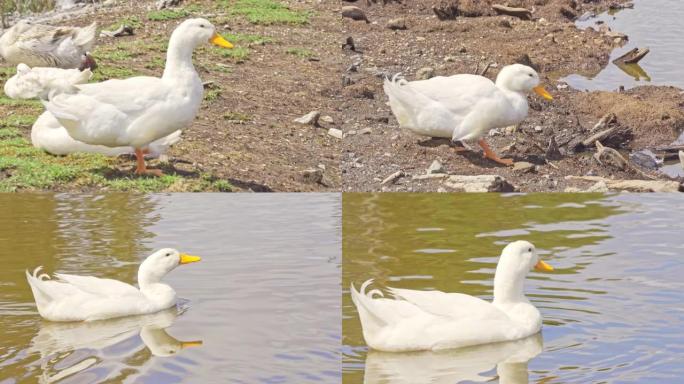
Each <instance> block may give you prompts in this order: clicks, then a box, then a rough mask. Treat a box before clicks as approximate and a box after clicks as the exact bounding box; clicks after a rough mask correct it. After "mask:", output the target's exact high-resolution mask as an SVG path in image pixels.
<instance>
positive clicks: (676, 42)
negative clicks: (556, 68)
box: [563, 0, 684, 91]
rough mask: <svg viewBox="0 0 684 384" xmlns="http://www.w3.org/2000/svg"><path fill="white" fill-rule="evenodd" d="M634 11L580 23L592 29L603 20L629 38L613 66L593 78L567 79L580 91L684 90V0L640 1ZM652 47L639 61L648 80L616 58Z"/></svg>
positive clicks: (581, 25) (612, 55) (573, 77)
mask: <svg viewBox="0 0 684 384" xmlns="http://www.w3.org/2000/svg"><path fill="white" fill-rule="evenodd" d="M634 4H635V6H634V9H624V10H620V11H619V12H616V13H608V12H606V13H603V14H601V15H599V16H598V17H596V18H591V19H589V20H586V21H581V22H578V23H577V26H578V27H579V28H581V29H584V28H587V27H589V26H591V27H593V28H594V29H598V25H596V24H595V23H596V21H603V22H605V23H606V24H607V25H608V26H610V28H611V29H612V30H613V31H616V32H621V33H624V34H626V35H627V36H629V41H628V42H627V44H625V45H624V46H623V47H620V48H617V49H615V50H613V52H612V53H611V55H610V60H611V63H609V64H608V66H607V67H606V68H605V69H603V70H602V71H601V72H600V73H599V74H598V75H596V76H595V77H593V78H591V79H590V78H587V77H584V76H582V75H578V74H576V75H571V76H568V77H566V78H564V79H563V80H564V81H566V82H567V83H568V84H569V85H570V86H572V87H573V88H576V89H582V90H584V89H588V90H611V91H612V90H615V89H617V88H619V87H620V86H621V85H624V86H625V88H633V87H635V86H637V85H649V84H652V85H673V86H676V87H679V88H684V77H683V76H682V75H681V73H682V62H683V61H684V45H682V36H681V31H682V29H681V20H682V19H684V7H682V6H681V0H636V1H634ZM636 47H639V48H650V49H651V52H650V53H649V54H648V55H647V56H646V57H644V59H643V60H641V61H640V62H639V65H640V66H641V67H642V69H643V70H644V72H645V73H646V74H647V75H648V78H645V77H643V75H642V76H639V77H640V79H638V80H637V79H636V78H635V77H632V76H630V75H628V74H627V73H625V72H623V71H622V70H621V69H620V68H618V67H617V66H616V65H615V64H613V63H612V61H613V59H615V58H618V57H620V56H622V55H623V54H625V53H626V52H627V51H629V50H631V49H633V48H636Z"/></svg>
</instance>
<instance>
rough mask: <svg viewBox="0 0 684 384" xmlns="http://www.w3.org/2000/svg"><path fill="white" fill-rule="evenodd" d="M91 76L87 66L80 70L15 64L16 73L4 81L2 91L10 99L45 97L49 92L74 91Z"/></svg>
mask: <svg viewBox="0 0 684 384" xmlns="http://www.w3.org/2000/svg"><path fill="white" fill-rule="evenodd" d="M92 76H93V72H92V71H91V70H90V69H89V68H86V69H84V70H82V71H81V70H78V69H62V68H52V67H33V68H31V67H29V66H28V65H26V64H24V63H21V64H19V65H17V73H16V74H15V75H14V76H12V77H10V78H9V79H7V81H6V82H5V86H4V91H5V95H7V97H9V98H12V99H36V98H38V99H47V98H48V95H49V93H50V92H57V93H65V92H66V93H73V92H76V91H77V89H76V87H75V85H77V84H85V83H87V82H88V80H90V78H91V77H92Z"/></svg>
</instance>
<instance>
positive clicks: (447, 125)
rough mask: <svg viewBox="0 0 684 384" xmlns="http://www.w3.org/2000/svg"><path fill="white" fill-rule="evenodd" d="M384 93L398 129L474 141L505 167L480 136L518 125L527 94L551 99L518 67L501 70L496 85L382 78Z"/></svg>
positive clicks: (481, 80) (531, 73) (482, 80)
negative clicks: (531, 93) (383, 79)
mask: <svg viewBox="0 0 684 384" xmlns="http://www.w3.org/2000/svg"><path fill="white" fill-rule="evenodd" d="M384 89H385V93H386V94H387V96H388V97H389V105H390V108H391V109H392V113H394V116H395V117H396V118H397V120H398V121H399V125H400V126H401V127H402V128H406V129H409V130H411V131H413V132H414V133H416V134H418V135H423V136H431V137H444V138H449V139H451V140H452V141H466V140H478V144H479V145H480V146H481V147H482V149H483V150H484V156H485V157H486V158H489V159H492V160H494V161H496V162H497V163H500V164H504V165H511V164H512V163H513V161H512V160H511V159H501V158H499V157H498V156H497V155H496V154H495V153H494V152H493V151H492V150H491V149H490V148H489V146H488V145H487V143H486V142H485V140H484V139H483V138H482V136H483V135H485V134H486V133H487V132H489V130H491V129H493V128H501V127H507V126H510V125H514V124H518V123H520V122H521V121H522V120H523V119H524V118H525V117H526V116H527V110H528V105H527V93H529V92H530V91H534V92H536V93H537V94H539V95H540V96H542V97H544V98H545V99H548V100H551V99H553V97H551V95H550V94H549V93H548V92H547V91H546V90H544V88H543V87H541V86H540V85H539V75H538V74H537V72H536V71H535V70H534V69H532V68H530V67H527V66H525V65H522V64H513V65H508V66H505V67H503V68H502V69H501V72H499V75H498V76H497V77H496V83H493V82H492V81H491V80H489V79H487V78H486V77H483V76H477V75H469V74H460V75H454V76H449V77H443V76H438V77H433V78H431V79H428V80H420V81H411V82H407V81H406V80H398V78H397V76H394V78H393V79H392V80H389V79H385V84H384ZM464 144H465V143H464Z"/></svg>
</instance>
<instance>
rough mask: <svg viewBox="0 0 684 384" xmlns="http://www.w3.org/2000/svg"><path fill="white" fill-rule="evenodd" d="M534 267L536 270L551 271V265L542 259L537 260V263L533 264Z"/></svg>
mask: <svg viewBox="0 0 684 384" xmlns="http://www.w3.org/2000/svg"><path fill="white" fill-rule="evenodd" d="M534 269H536V270H538V271H545V272H551V271H553V267H552V266H550V265H548V264H546V263H545V262H544V261H542V260H539V261H537V264H535V265H534Z"/></svg>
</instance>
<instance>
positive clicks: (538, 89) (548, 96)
mask: <svg viewBox="0 0 684 384" xmlns="http://www.w3.org/2000/svg"><path fill="white" fill-rule="evenodd" d="M532 90H533V91H534V93H536V94H537V95H539V96H541V97H543V98H545V99H546V100H553V96H551V94H550V93H549V92H547V91H546V89H544V87H542V86H541V85H537V86H536V87H534V88H532Z"/></svg>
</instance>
